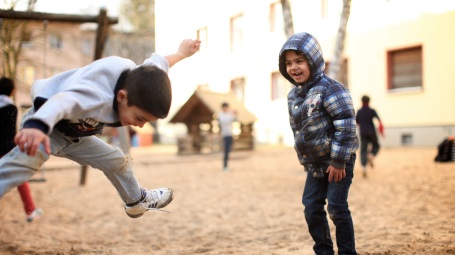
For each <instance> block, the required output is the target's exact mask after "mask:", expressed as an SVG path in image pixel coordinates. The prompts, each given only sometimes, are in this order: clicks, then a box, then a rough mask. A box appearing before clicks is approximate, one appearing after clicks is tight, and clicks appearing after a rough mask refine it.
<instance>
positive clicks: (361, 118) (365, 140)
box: [356, 96, 384, 177]
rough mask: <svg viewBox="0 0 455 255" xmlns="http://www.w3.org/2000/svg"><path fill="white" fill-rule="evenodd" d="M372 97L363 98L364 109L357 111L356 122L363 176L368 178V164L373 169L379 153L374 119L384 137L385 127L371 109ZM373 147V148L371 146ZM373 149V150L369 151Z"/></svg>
mask: <svg viewBox="0 0 455 255" xmlns="http://www.w3.org/2000/svg"><path fill="white" fill-rule="evenodd" d="M369 104H370V97H368V96H363V97H362V108H360V109H359V110H358V111H357V116H356V122H357V124H358V125H359V132H360V163H361V164H362V174H363V176H364V177H366V176H367V163H368V164H369V165H370V166H371V167H372V168H373V167H374V158H375V157H376V155H377V154H378V152H379V148H380V145H379V141H378V136H377V135H376V128H375V125H374V123H373V120H374V119H377V120H378V122H379V133H380V134H381V135H382V136H384V127H383V125H382V122H381V119H380V118H379V115H378V113H377V112H376V110H374V109H373V108H371V107H370V105H369ZM370 145H371V146H370ZM369 148H371V149H369Z"/></svg>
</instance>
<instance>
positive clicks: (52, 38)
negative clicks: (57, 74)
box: [49, 34, 63, 49]
mask: <svg viewBox="0 0 455 255" xmlns="http://www.w3.org/2000/svg"><path fill="white" fill-rule="evenodd" d="M49 46H50V47H51V48H52V49H61V48H63V41H62V36H61V35H60V34H50V35H49Z"/></svg>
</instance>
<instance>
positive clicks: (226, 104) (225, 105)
mask: <svg viewBox="0 0 455 255" xmlns="http://www.w3.org/2000/svg"><path fill="white" fill-rule="evenodd" d="M221 107H223V108H224V107H229V104H228V103H226V102H224V103H222V104H221Z"/></svg>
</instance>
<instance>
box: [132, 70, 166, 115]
mask: <svg viewBox="0 0 455 255" xmlns="http://www.w3.org/2000/svg"><path fill="white" fill-rule="evenodd" d="M124 89H125V90H126V91H127V93H128V94H127V99H128V106H136V107H138V108H139V109H141V110H143V111H146V112H148V113H150V114H152V115H153V116H155V117H157V118H159V119H163V118H166V116H167V115H168V114H169V109H170V108H171V101H172V88H171V81H170V80H169V77H168V75H167V73H166V72H165V71H163V70H161V69H160V68H158V67H157V66H139V67H138V68H136V69H134V70H131V71H130V72H128V74H127V75H126V78H125V87H124Z"/></svg>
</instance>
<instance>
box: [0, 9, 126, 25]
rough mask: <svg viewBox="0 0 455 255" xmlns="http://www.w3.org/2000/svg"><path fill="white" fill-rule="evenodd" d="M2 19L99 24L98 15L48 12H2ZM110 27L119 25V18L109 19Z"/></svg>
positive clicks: (0, 12)
mask: <svg viewBox="0 0 455 255" xmlns="http://www.w3.org/2000/svg"><path fill="white" fill-rule="evenodd" d="M0 18H2V19H22V20H48V21H58V22H71V23H85V22H93V23H97V22H98V16H97V15H73V14H59V13H46V12H21V11H10V10H7V11H6V10H0ZM107 23H108V24H109V25H113V24H117V23H118V18H117V17H109V18H107Z"/></svg>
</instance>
